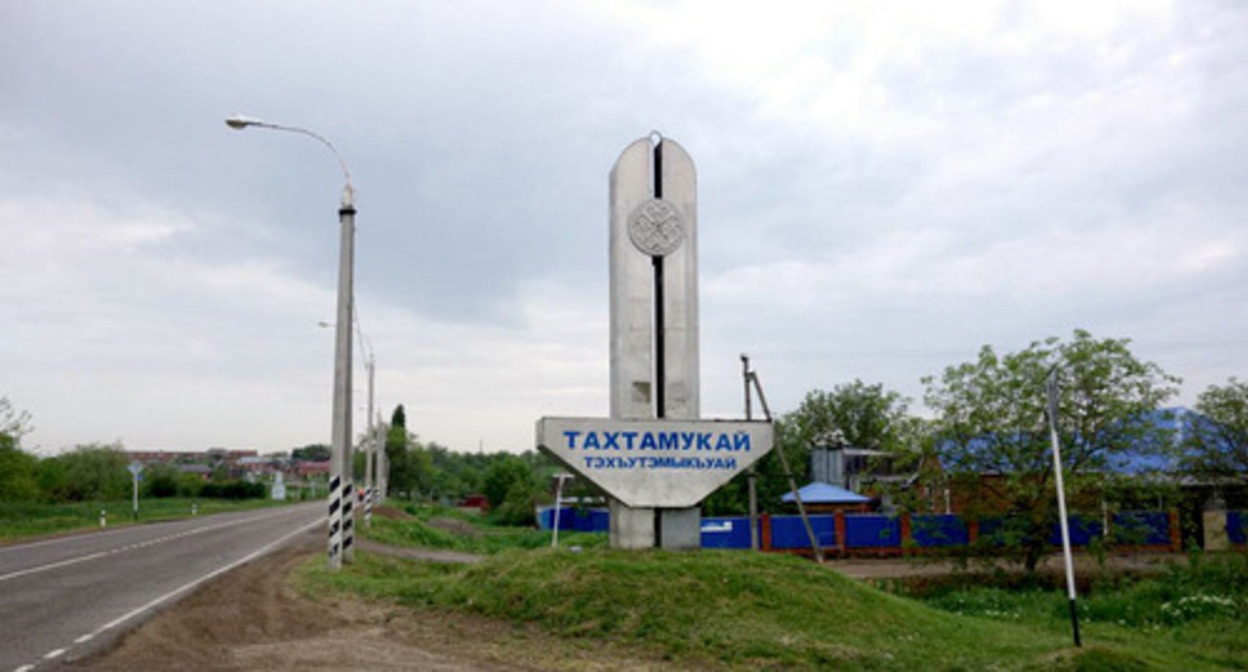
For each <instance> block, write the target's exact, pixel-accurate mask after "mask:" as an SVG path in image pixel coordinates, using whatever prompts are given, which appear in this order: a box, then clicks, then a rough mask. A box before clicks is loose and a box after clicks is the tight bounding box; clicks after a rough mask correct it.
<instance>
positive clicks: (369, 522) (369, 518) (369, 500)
mask: <svg viewBox="0 0 1248 672" xmlns="http://www.w3.org/2000/svg"><path fill="white" fill-rule="evenodd" d="M372 527H373V489H372V488H368V489H367V490H365V491H364V529H366V530H367V529H372Z"/></svg>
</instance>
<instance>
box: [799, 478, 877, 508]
mask: <svg viewBox="0 0 1248 672" xmlns="http://www.w3.org/2000/svg"><path fill="white" fill-rule="evenodd" d="M797 492H798V494H800V495H801V496H802V503H803V504H866V503H867V502H870V501H871V498H870V497H864V496H862V495H860V494H858V493H856V492H854V491H852V490H846V489H845V488H842V487H840V486H836V485H832V484H831V483H820V482H818V481H815V482H814V483H810V484H808V485H806V486H804V487H801V488H798V489H797ZM780 501H782V502H792V501H793V493H791V492H790V493H788V494H786V495H785V496H784V497H781V498H780Z"/></svg>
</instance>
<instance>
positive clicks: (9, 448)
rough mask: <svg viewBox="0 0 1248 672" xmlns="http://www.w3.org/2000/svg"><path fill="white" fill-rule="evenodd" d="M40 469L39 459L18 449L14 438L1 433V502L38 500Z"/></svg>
mask: <svg viewBox="0 0 1248 672" xmlns="http://www.w3.org/2000/svg"><path fill="white" fill-rule="evenodd" d="M38 468H39V458H37V457H35V456H34V455H31V454H30V453H27V452H26V451H24V450H22V449H21V448H20V447H18V445H17V439H16V438H14V437H13V436H11V435H9V434H4V433H0V502H30V501H34V500H36V499H38V498H39V484H38V481H37V479H36V474H37V472H38Z"/></svg>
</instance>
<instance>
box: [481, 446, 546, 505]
mask: <svg viewBox="0 0 1248 672" xmlns="http://www.w3.org/2000/svg"><path fill="white" fill-rule="evenodd" d="M536 480H537V477H536V474H535V473H534V471H533V468H532V467H531V466H530V465H529V464H528V463H527V462H525V460H524V459H522V458H521V457H520V456H518V455H509V454H500V456H499V459H497V460H495V461H494V462H493V463H492V464H491V465H490V466H489V468H488V469H486V471H485V482H484V483H483V487H482V490H483V491H484V492H483V494H484V495H485V498H486V499H487V500H489V502H490V508H491V509H497V508H498V507H500V506H502V505H503V502H504V501H506V499H507V494H508V492H510V491H511V489H512V487H513V486H514V485H515V484H517V483H521V484H526V483H533V482H535V481H536Z"/></svg>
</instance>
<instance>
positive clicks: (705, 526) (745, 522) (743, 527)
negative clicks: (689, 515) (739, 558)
mask: <svg viewBox="0 0 1248 672" xmlns="http://www.w3.org/2000/svg"><path fill="white" fill-rule="evenodd" d="M749 547H750V519H749V518H747V517H745V516H738V517H732V518H703V519H702V548H749Z"/></svg>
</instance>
